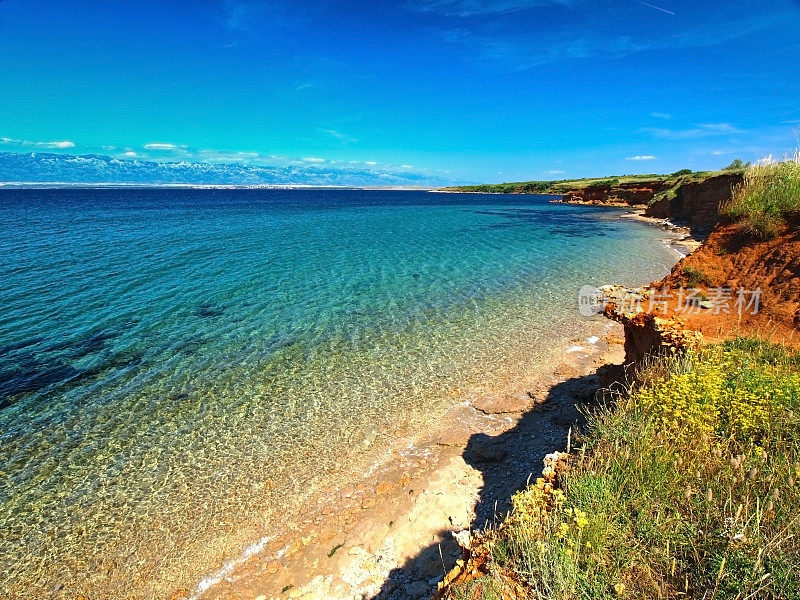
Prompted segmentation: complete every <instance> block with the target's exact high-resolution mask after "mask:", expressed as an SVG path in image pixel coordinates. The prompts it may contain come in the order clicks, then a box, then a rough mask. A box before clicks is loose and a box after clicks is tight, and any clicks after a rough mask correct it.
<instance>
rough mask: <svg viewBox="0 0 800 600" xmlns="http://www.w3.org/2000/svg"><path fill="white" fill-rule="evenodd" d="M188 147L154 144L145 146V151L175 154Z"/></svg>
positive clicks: (161, 143)
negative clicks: (161, 151)
mask: <svg viewBox="0 0 800 600" xmlns="http://www.w3.org/2000/svg"><path fill="white" fill-rule="evenodd" d="M185 148H186V146H176V145H175V144H166V143H163V142H152V143H150V144H145V145H144V149H145V150H163V151H168V152H170V151H171V152H174V151H175V150H181V149H185Z"/></svg>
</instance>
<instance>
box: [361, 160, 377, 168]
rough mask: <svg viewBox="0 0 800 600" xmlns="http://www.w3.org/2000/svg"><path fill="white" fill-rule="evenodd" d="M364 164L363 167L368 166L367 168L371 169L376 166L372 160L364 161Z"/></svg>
mask: <svg viewBox="0 0 800 600" xmlns="http://www.w3.org/2000/svg"><path fill="white" fill-rule="evenodd" d="M364 164H365V165H369V166H371V167H374V166H375V165H377V164H378V163H377V162H375V161H374V160H365V161H364Z"/></svg>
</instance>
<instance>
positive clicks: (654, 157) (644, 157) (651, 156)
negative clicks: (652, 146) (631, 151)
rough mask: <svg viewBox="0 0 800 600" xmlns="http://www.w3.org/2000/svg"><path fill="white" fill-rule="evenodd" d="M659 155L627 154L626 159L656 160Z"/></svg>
mask: <svg viewBox="0 0 800 600" xmlns="http://www.w3.org/2000/svg"><path fill="white" fill-rule="evenodd" d="M656 158H658V157H657V156H653V155H652V154H637V155H636V156H627V157H625V160H655V159H656Z"/></svg>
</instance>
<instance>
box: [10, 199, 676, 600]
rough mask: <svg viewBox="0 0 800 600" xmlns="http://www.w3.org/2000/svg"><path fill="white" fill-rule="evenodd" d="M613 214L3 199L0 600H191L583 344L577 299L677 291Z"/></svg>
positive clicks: (367, 202) (374, 204)
mask: <svg viewBox="0 0 800 600" xmlns="http://www.w3.org/2000/svg"><path fill="white" fill-rule="evenodd" d="M618 214H619V213H618V212H617V211H614V210H609V209H592V208H587V207H572V206H565V205H554V204H549V203H547V202H546V199H544V198H541V197H534V196H511V197H509V196H494V195H486V196H484V195H450V194H431V193H426V192H386V191H347V190H335V191H334V190H131V189H128V190H66V191H53V190H24V191H20V190H17V191H14V190H0V596H2V597H20V598H21V597H31V596H33V597H41V596H42V595H45V594H46V595H49V594H50V593H51V592H52V591H53V590H54V589H56V590H58V589H60V593H61V594H66V595H75V594H79V593H83V594H87V595H91V596H92V597H109V598H121V597H166V596H168V595H169V593H170V592H172V591H175V590H177V589H180V588H185V589H188V590H191V589H192V588H193V586H194V585H195V584H196V583H197V582H198V581H199V579H200V578H201V577H202V575H203V574H204V573H207V572H208V571H210V570H212V569H213V568H215V567H216V566H218V565H219V564H220V562H221V561H222V560H223V559H224V558H226V557H227V558H230V557H231V556H235V554H236V553H237V552H238V551H240V550H241V549H242V548H243V547H244V546H245V545H247V544H248V543H252V542H253V541H255V540H256V539H258V538H259V537H260V536H262V535H268V534H269V531H270V529H271V528H274V527H275V523H276V522H277V521H281V522H284V521H286V520H287V519H291V509H292V507H293V506H296V504H297V503H298V502H300V501H301V500H302V498H303V497H304V495H305V494H306V493H307V491H308V490H309V489H312V488H313V487H314V486H316V487H320V486H322V487H324V485H325V482H326V481H328V480H329V479H330V478H331V477H335V476H337V474H339V473H345V472H347V470H348V468H350V469H351V470H352V469H354V468H356V467H357V466H361V465H362V464H365V463H363V462H362V461H365V460H367V459H368V458H369V456H370V453H372V452H377V451H378V450H379V449H380V448H382V447H385V446H386V444H389V443H391V440H392V439H393V438H396V437H398V436H400V435H402V434H403V433H405V432H407V431H409V430H410V429H412V428H419V427H420V426H421V425H423V424H424V423H425V420H426V419H430V418H432V417H435V416H436V415H438V414H442V413H443V411H444V410H446V409H447V407H448V406H451V405H452V404H453V403H454V402H457V401H458V398H459V395H460V394H464V393H467V392H469V390H474V389H478V388H479V387H480V386H481V385H482V383H483V382H485V381H486V380H487V379H491V380H493V381H495V380H497V379H498V378H503V377H514V376H515V375H518V374H520V373H524V372H525V371H526V370H528V369H533V368H535V366H536V364H537V360H538V358H539V356H540V355H541V354H542V353H544V352H546V351H547V350H548V348H551V347H553V346H554V345H557V344H558V343H559V341H562V340H564V339H566V338H568V337H570V336H574V335H578V334H580V329H581V327H582V325H581V323H582V322H581V318H580V317H579V316H578V313H577V310H576V308H575V296H576V293H577V290H578V288H579V287H580V286H581V285H583V284H585V283H592V284H598V285H599V284H603V283H608V282H621V283H629V284H637V283H643V282H645V281H649V280H651V279H654V278H656V277H661V276H663V275H664V274H665V272H666V270H667V269H668V268H669V267H670V266H671V265H672V264H673V263H674V262H675V260H676V258H677V255H676V254H675V252H673V251H671V250H669V249H668V248H666V247H665V246H664V245H663V244H661V243H660V242H659V240H660V238H661V237H662V235H663V234H662V232H660V231H658V230H657V229H655V228H650V227H648V226H645V225H642V224H639V223H636V222H630V221H629V220H620V219H617V218H616V216H617V215H618ZM456 390H458V391H456ZM59 586H63V587H59Z"/></svg>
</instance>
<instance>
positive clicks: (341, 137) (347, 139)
mask: <svg viewBox="0 0 800 600" xmlns="http://www.w3.org/2000/svg"><path fill="white" fill-rule="evenodd" d="M319 130H320V131H321V132H322V133H327V134H328V135H329V136H331V137H334V138H336V139H337V140H339V141H340V142H345V143H351V142H357V141H358V140H357V139H356V138H354V137H353V136H350V135H347V134H346V133H342V132H341V131H338V130H336V129H322V128H320V129H319Z"/></svg>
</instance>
